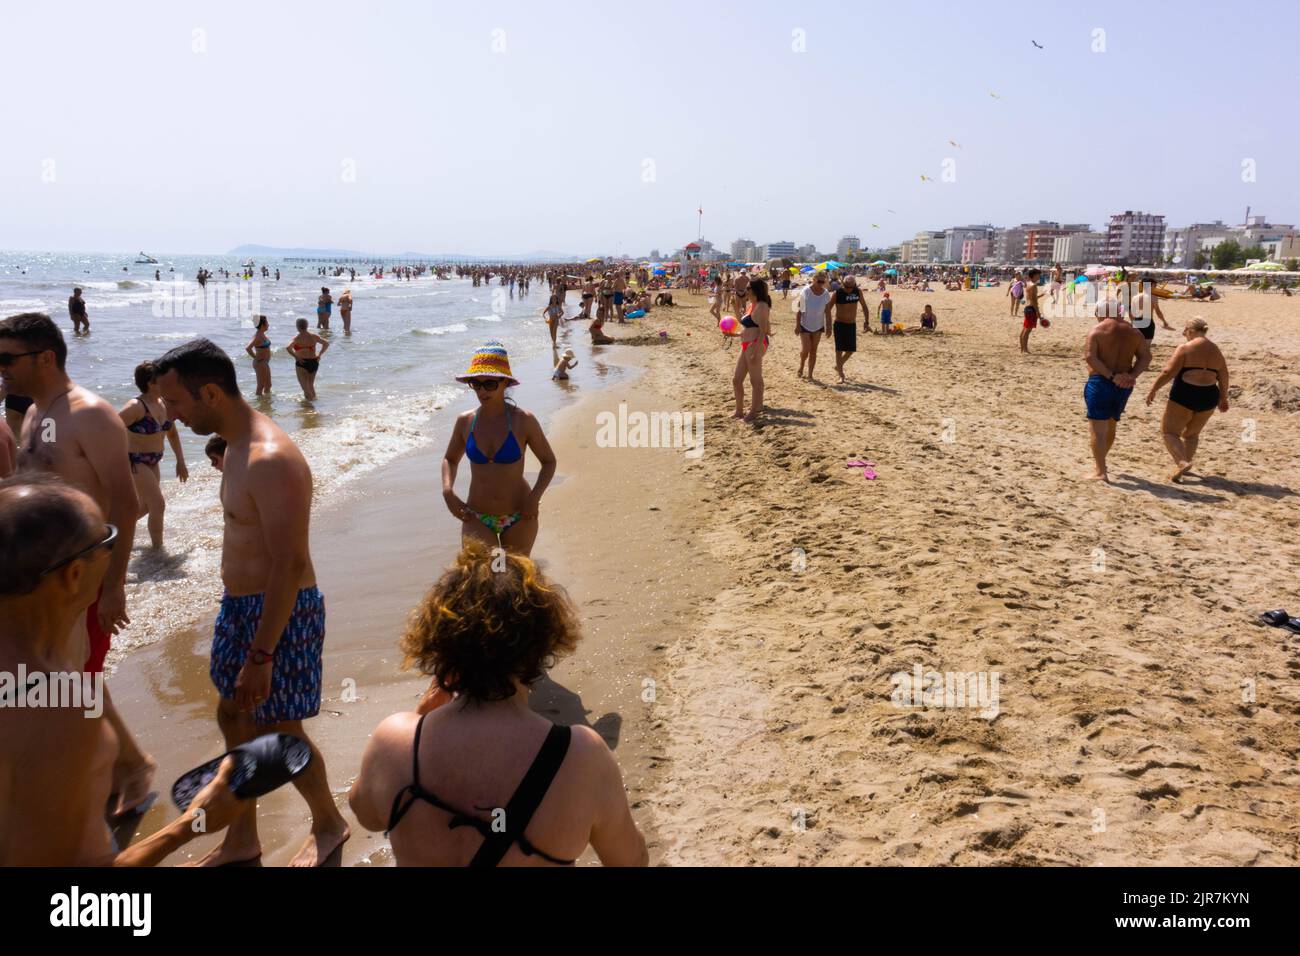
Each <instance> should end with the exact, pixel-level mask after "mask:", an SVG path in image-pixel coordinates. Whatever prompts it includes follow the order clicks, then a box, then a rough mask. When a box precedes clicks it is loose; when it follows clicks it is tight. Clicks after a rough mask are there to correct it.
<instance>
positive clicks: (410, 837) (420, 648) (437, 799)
mask: <svg viewBox="0 0 1300 956" xmlns="http://www.w3.org/2000/svg"><path fill="white" fill-rule="evenodd" d="M577 641H578V622H577V614H576V612H575V611H574V608H573V605H572V604H571V603H570V602H569V599H568V596H567V595H566V594H565V593H564V591H563V590H561V589H560V588H558V587H556V586H555V585H552V584H551V583H550V582H548V581H547V580H546V578H545V577H544V576H543V575H542V574H541V572H539V571H538V570H537V566H536V565H535V564H534V563H533V562H532V561H531V560H530V559H528V558H526V557H523V556H522V555H518V554H515V553H512V552H505V551H501V550H499V549H495V550H489V549H488V547H487V546H486V545H485V544H482V543H480V542H477V541H470V542H468V543H467V544H466V546H465V549H464V550H463V551H462V552H461V553H460V556H459V557H458V558H457V559H456V561H455V563H454V564H453V565H452V566H451V567H450V568H449V569H448V570H447V571H446V572H445V573H444V574H443V576H442V578H441V579H440V580H439V581H438V583H437V584H435V585H434V586H433V588H431V589H430V591H429V593H428V594H427V595H425V598H424V600H423V601H422V602H421V603H420V605H419V606H418V607H416V608H415V610H414V611H412V612H411V617H410V620H409V622H408V624H407V627H406V633H405V634H404V635H403V636H402V639H401V644H400V646H401V649H402V653H403V655H404V663H403V666H404V667H407V668H412V667H413V668H415V669H417V670H419V671H420V672H421V673H422V674H425V675H427V676H429V677H431V678H432V679H433V682H432V685H431V686H430V689H429V693H428V694H426V695H425V698H424V700H423V701H422V702H421V704H420V707H419V709H418V710H417V711H416V712H414V713H400V714H394V715H393V716H391V717H389V718H388V719H387V720H385V721H384V722H383V723H381V724H380V725H379V726H378V727H377V728H376V729H375V732H374V734H373V735H371V738H370V742H369V744H368V745H367V746H366V751H365V754H364V755H363V756H362V758H361V771H360V773H359V774H358V775H357V779H356V782H355V783H354V784H353V785H352V792H351V793H350V794H349V797H348V799H349V803H350V804H351V806H352V810H353V812H354V813H355V814H356V816H357V820H358V821H359V822H360V823H361V825H362V826H364V827H365V828H366V829H368V830H383V831H384V832H385V833H386V834H387V835H388V837H389V839H390V841H391V844H392V848H393V856H394V858H395V859H396V861H397V864H398V865H399V866H464V865H470V866H496V865H498V864H503V865H507V866H545V865H547V864H554V865H561V866H565V865H570V864H572V863H574V862H576V860H577V858H578V857H579V856H581V855H582V853H583V851H584V850H585V849H586V848H587V846H588V845H590V846H591V847H592V848H593V849H594V850H595V851H596V855H597V856H598V857H600V860H601V862H603V863H605V864H606V865H608V866H644V865H645V864H646V863H647V862H648V854H647V851H646V845H645V839H644V837H642V835H641V833H640V831H639V830H638V829H637V827H636V824H635V823H634V822H633V820H632V812H631V809H630V808H629V807H628V803H627V794H626V793H625V791H624V789H623V776H622V773H621V772H620V771H619V768H618V763H617V762H616V761H615V759H614V755H613V754H612V753H611V752H610V750H609V747H608V746H607V745H606V744H605V741H604V740H603V739H602V738H601V737H600V735H599V734H597V733H596V732H595V731H594V730H592V729H591V728H590V727H560V726H554V725H552V724H551V722H550V721H549V720H547V719H546V718H545V717H542V716H541V715H540V714H537V713H534V712H533V710H532V709H531V708H530V707H529V706H528V693H529V688H530V686H531V685H532V684H534V683H536V682H537V681H538V680H540V679H541V678H542V677H543V676H544V675H545V674H546V672H547V671H548V670H549V669H550V668H551V667H552V666H554V664H555V662H556V661H557V660H558V659H559V658H560V657H562V656H564V655H566V654H568V653H570V652H571V651H572V650H573V649H574V647H575V646H576V644H577Z"/></svg>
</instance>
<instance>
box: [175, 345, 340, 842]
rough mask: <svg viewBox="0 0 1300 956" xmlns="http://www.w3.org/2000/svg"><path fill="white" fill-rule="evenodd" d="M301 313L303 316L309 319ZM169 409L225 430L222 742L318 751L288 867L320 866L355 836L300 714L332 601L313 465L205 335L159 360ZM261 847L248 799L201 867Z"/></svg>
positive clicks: (213, 664)
mask: <svg viewBox="0 0 1300 956" xmlns="http://www.w3.org/2000/svg"><path fill="white" fill-rule="evenodd" d="M303 321H304V322H305V321H306V320H303ZM157 371H158V384H159V386H160V387H161V390H162V397H163V398H164V399H165V400H166V402H167V406H168V408H170V409H171V410H172V411H173V412H174V413H175V415H176V418H177V420H178V421H180V422H182V423H184V424H185V425H187V426H189V428H190V429H191V430H192V431H193V432H194V433H195V434H196V435H211V434H213V433H216V434H218V435H220V436H221V437H223V438H224V439H226V442H227V443H228V444H227V447H226V451H225V455H224V457H223V462H222V465H223V470H222V475H221V492H220V494H221V506H222V512H223V514H224V522H225V527H224V532H223V536H222V546H221V583H222V584H223V585H224V594H223V595H222V598H221V609H220V611H219V612H218V614H217V619H216V621H215V623H214V624H213V636H212V650H211V660H210V662H209V667H208V674H209V676H210V677H211V678H212V683H213V685H214V686H215V687H216V689H217V693H218V694H219V695H220V698H221V699H220V701H219V703H218V705H217V725H218V727H219V728H220V730H221V733H222V736H223V737H224V738H225V742H226V746H227V748H233V747H237V746H239V745H240V744H243V743H247V742H249V741H251V740H254V739H255V738H257V737H259V736H261V735H263V734H267V733H286V734H291V735H292V736H294V737H298V738H299V739H301V740H303V741H305V742H306V743H307V745H308V746H309V747H310V748H311V760H310V762H308V764H307V766H306V769H305V770H303V771H302V773H301V774H300V775H299V776H297V777H296V778H294V781H293V785H294V787H295V788H296V789H297V791H298V793H299V794H300V795H301V796H302V798H303V799H304V800H305V801H306V803H307V809H308V810H309V811H310V813H311V833H310V834H309V835H308V837H307V840H306V842H305V843H304V844H303V846H302V849H300V850H299V851H298V853H297V855H296V856H294V858H293V860H292V861H291V862H290V864H289V865H290V866H296V867H314V866H320V865H321V864H322V863H324V862H325V861H326V860H327V859H329V857H330V855H331V854H333V853H334V851H335V850H337V849H338V848H339V847H340V846H342V845H343V843H344V842H345V841H346V840H347V839H348V837H349V836H350V831H349V829H348V825H347V822H346V821H345V820H344V819H343V816H342V814H340V813H339V811H338V808H337V807H336V806H335V803H334V794H333V792H332V791H331V790H330V785H329V779H328V777H327V775H326V770H325V758H324V757H323V756H322V755H321V752H320V750H318V749H317V747H316V746H315V744H313V743H312V742H311V739H310V738H309V737H308V736H307V732H306V730H305V729H304V721H306V720H308V719H310V718H312V717H315V716H316V715H317V714H319V713H320V705H321V676H322V658H323V651H324V644H325V598H324V597H323V596H322V594H321V592H320V589H319V588H318V587H317V586H316V571H315V567H314V566H313V564H312V559H311V550H310V547H309V544H308V526H309V524H310V521H311V502H312V474H311V467H310V466H309V465H308V464H307V460H306V459H305V458H304V457H303V455H302V452H301V451H299V450H298V447H297V446H296V445H295V444H294V443H293V440H292V439H291V438H289V436H288V435H286V434H285V433H284V432H283V431H282V430H281V429H280V427H279V426H278V425H277V424H276V423H275V422H273V421H271V419H270V418H268V417H267V416H265V415H263V414H261V413H260V412H258V411H256V410H255V409H253V408H251V407H250V406H249V404H248V403H247V402H246V401H244V397H243V396H242V395H241V394H240V393H239V383H238V380H237V379H236V378H235V363H234V362H232V361H231V360H230V357H229V356H228V355H226V353H225V352H223V351H222V350H221V349H220V348H218V347H217V346H216V345H214V344H213V343H212V342H210V341H208V340H207V339H196V340H194V341H192V342H187V343H186V344H184V345H182V346H179V347H178V348H175V349H172V350H171V351H170V352H168V353H167V354H166V355H164V356H163V357H162V358H161V359H159V360H158V362H157ZM261 855H262V845H261V841H260V840H259V838H258V833H257V805H256V803H255V802H254V801H252V800H249V801H247V804H246V806H245V808H244V810H243V812H242V813H241V814H240V815H239V817H238V818H237V819H236V820H235V821H234V822H233V823H231V825H230V828H229V830H227V832H226V836H225V838H224V839H223V840H222V842H221V843H220V844H219V845H218V846H216V847H215V848H213V850H212V852H211V853H209V854H208V855H207V856H206V857H204V858H203V859H202V860H201V861H200V865H207V866H222V865H225V864H228V863H239V862H245V861H251V860H256V859H258V858H259V857H260V856H261Z"/></svg>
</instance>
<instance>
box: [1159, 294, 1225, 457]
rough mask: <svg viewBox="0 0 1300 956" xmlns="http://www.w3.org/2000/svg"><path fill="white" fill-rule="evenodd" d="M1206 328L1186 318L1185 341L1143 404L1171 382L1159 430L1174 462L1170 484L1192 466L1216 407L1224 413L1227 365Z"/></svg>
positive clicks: (1196, 319) (1202, 324)
mask: <svg viewBox="0 0 1300 956" xmlns="http://www.w3.org/2000/svg"><path fill="white" fill-rule="evenodd" d="M1208 331H1209V326H1208V325H1207V324H1206V322H1205V320H1204V319H1202V318H1195V319H1188V320H1187V325H1186V326H1184V328H1183V337H1184V338H1185V339H1187V342H1186V343H1185V344H1183V345H1180V346H1178V348H1176V349H1175V350H1174V354H1173V355H1171V356H1169V363H1168V364H1167V365H1165V369H1164V371H1163V372H1161V373H1160V377H1159V378H1158V379H1156V380H1155V381H1154V382H1153V383H1152V384H1151V391H1150V392H1148V393H1147V404H1148V405H1150V404H1151V403H1152V402H1153V401H1155V397H1156V392H1158V391H1159V390H1160V389H1161V387H1162V386H1163V385H1164V384H1165V383H1166V382H1168V381H1169V380H1171V379H1172V380H1173V383H1174V387H1173V388H1171V389H1170V390H1169V401H1168V402H1166V403H1165V414H1164V418H1163V419H1161V422H1160V430H1161V432H1163V433H1164V439H1165V447H1166V448H1168V449H1169V454H1170V455H1171V456H1172V457H1173V459H1174V465H1175V468H1174V471H1173V473H1172V474H1170V476H1169V480H1170V481H1178V480H1179V479H1180V478H1182V477H1183V475H1184V474H1186V473H1187V470H1188V469H1189V468H1191V467H1192V458H1193V457H1194V456H1195V455H1196V446H1197V445H1198V444H1199V443H1200V435H1201V429H1202V428H1204V427H1205V423H1206V422H1208V421H1209V420H1210V416H1212V415H1213V414H1214V410H1215V409H1216V408H1217V409H1218V410H1219V411H1221V412H1226V411H1227V410H1228V363H1227V361H1226V360H1225V359H1224V357H1223V353H1222V352H1220V351H1219V347H1218V346H1217V345H1215V344H1214V343H1213V342H1211V341H1210V340H1209V339H1208V338H1206V333H1207V332H1208Z"/></svg>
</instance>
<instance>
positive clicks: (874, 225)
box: [871, 222, 880, 229]
mask: <svg viewBox="0 0 1300 956" xmlns="http://www.w3.org/2000/svg"><path fill="white" fill-rule="evenodd" d="M871 228H872V229H879V228H880V223H878V222H873V223H872V224H871Z"/></svg>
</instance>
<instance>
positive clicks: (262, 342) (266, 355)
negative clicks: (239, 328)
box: [244, 315, 271, 395]
mask: <svg viewBox="0 0 1300 956" xmlns="http://www.w3.org/2000/svg"><path fill="white" fill-rule="evenodd" d="M270 327H271V324H270V322H268V321H267V319H266V316H264V315H259V316H258V317H257V328H256V330H255V331H254V332H253V338H252V340H251V341H250V342H249V343H248V344H247V345H245V346H244V351H245V352H247V353H248V355H249V358H251V359H252V360H253V372H254V374H256V375H257V394H258V395H270V394H271V340H270V339H269V338H267V337H266V330H267V329H269V328H270Z"/></svg>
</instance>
